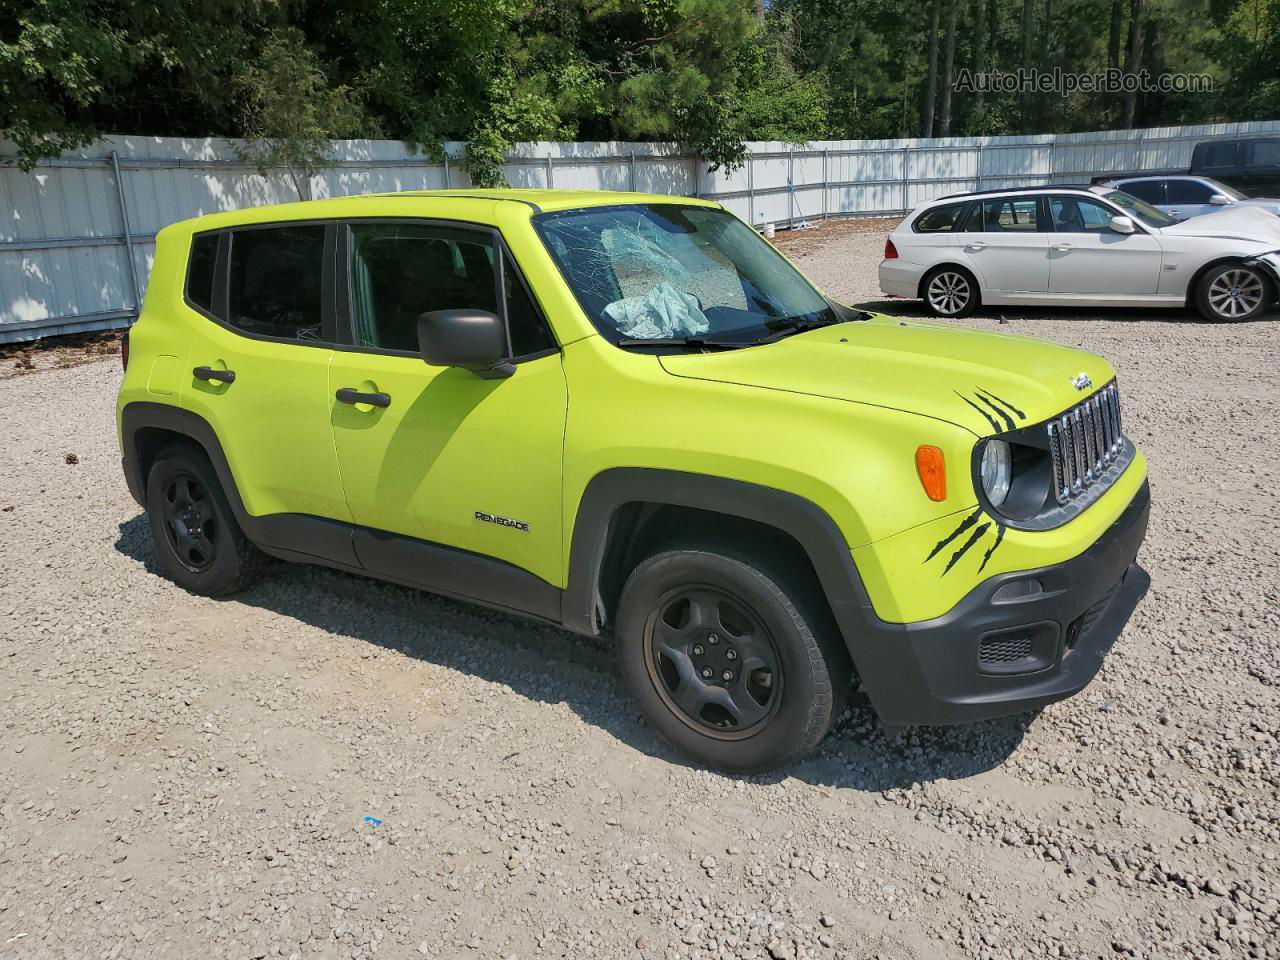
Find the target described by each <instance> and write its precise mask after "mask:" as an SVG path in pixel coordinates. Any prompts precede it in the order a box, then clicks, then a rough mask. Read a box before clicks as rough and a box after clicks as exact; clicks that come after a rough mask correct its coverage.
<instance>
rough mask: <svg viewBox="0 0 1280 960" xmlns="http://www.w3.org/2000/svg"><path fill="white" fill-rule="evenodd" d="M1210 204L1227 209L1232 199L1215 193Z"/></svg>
mask: <svg viewBox="0 0 1280 960" xmlns="http://www.w3.org/2000/svg"><path fill="white" fill-rule="evenodd" d="M1209 202H1210V203H1211V204H1213V205H1214V206H1215V207H1225V206H1226V205H1227V204H1229V203H1230V202H1231V198H1230V197H1225V196H1223V195H1222V194H1220V193H1215V194H1214V195H1213V196H1212V197H1210V198H1209Z"/></svg>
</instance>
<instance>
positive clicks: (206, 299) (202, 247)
mask: <svg viewBox="0 0 1280 960" xmlns="http://www.w3.org/2000/svg"><path fill="white" fill-rule="evenodd" d="M217 261H218V235H217V234H216V233H197V234H196V235H195V236H194V237H192V238H191V253H190V255H189V257H188V259H187V300H188V301H189V302H190V303H192V304H194V305H195V306H197V307H199V308H200V309H201V310H203V311H204V312H205V313H213V274H214V267H215V266H216V264H217Z"/></svg>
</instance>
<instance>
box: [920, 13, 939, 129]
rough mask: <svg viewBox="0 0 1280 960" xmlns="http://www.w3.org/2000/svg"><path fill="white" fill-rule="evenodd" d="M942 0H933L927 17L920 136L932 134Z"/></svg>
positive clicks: (936, 90)
mask: <svg viewBox="0 0 1280 960" xmlns="http://www.w3.org/2000/svg"><path fill="white" fill-rule="evenodd" d="M941 2H942V0H933V3H932V5H931V6H932V11H931V14H930V17H929V78H928V80H927V81H926V82H925V85H924V113H923V116H922V117H921V120H920V136H922V137H932V136H933V101H934V97H935V96H936V95H937V92H938V15H939V13H940V12H941V11H940V9H939V7H940V5H941Z"/></svg>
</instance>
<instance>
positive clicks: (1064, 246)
mask: <svg viewBox="0 0 1280 960" xmlns="http://www.w3.org/2000/svg"><path fill="white" fill-rule="evenodd" d="M1053 249H1055V250H1057V251H1059V252H1061V253H1066V252H1067V251H1068V250H1070V249H1071V244H1069V243H1055V244H1054V245H1053Z"/></svg>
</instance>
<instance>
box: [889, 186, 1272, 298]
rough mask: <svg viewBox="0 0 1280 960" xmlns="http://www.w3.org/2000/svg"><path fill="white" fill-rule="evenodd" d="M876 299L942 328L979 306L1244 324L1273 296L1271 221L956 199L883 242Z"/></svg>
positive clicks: (1084, 194)
mask: <svg viewBox="0 0 1280 960" xmlns="http://www.w3.org/2000/svg"><path fill="white" fill-rule="evenodd" d="M884 257H885V258H884V261H883V262H882V263H881V264H880V289H881V290H883V291H884V292H885V293H886V294H887V295H889V296H891V297H907V298H912V299H915V298H919V299H921V300H923V301H924V302H925V305H926V306H927V307H928V308H929V310H930V311H931V312H933V313H934V314H936V315H938V316H942V317H962V316H965V315H966V314H968V313H971V312H973V310H974V309H975V308H976V307H977V306H978V305H979V304H980V303H981V304H985V305H987V306H996V305H1003V304H1016V305H1022V306H1072V307H1083V306H1088V307H1187V306H1191V305H1193V304H1194V305H1195V306H1196V307H1197V308H1198V309H1199V310H1200V312H1201V314H1203V315H1204V316H1205V317H1206V318H1207V319H1209V320H1250V319H1252V318H1254V317H1257V316H1258V315H1259V314H1261V313H1262V312H1263V310H1265V309H1266V308H1267V306H1268V305H1270V304H1271V303H1273V302H1274V301H1275V300H1276V298H1277V295H1280V217H1276V216H1275V215H1274V214H1271V213H1265V212H1263V211H1260V210H1251V209H1248V208H1244V207H1240V208H1236V209H1224V210H1222V211H1220V212H1218V213H1210V214H1206V215H1205V216H1201V217H1194V218H1192V219H1190V220H1185V221H1179V220H1176V219H1174V218H1173V217H1171V216H1169V215H1168V214H1166V213H1164V212H1163V211H1161V210H1158V209H1156V208H1155V207H1153V206H1151V205H1150V204H1148V203H1146V202H1144V201H1142V200H1139V199H1138V198H1137V197H1133V196H1130V195H1129V194H1127V193H1122V192H1121V191H1119V190H1112V189H1110V188H1107V187H1101V186H1097V187H1070V186H1053V187H1033V188H1025V189H1019V190H995V191H988V192H985V193H967V194H957V195H955V196H951V197H944V198H942V199H940V200H931V201H929V202H927V203H924V204H921V205H920V206H918V207H916V209H914V210H913V211H911V213H910V214H909V215H908V216H907V218H906V219H905V220H903V221H902V223H900V224H898V226H897V227H895V228H894V230H893V232H892V233H890V234H889V238H888V240H886V241H885V249H884Z"/></svg>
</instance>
